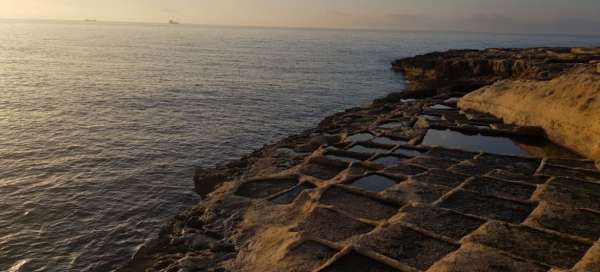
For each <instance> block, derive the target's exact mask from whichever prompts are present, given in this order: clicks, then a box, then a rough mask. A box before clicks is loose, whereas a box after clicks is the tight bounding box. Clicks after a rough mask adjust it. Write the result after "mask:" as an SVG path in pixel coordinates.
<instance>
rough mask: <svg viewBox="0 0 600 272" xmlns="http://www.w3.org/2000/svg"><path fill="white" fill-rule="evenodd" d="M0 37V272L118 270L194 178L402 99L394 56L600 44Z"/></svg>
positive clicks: (148, 29) (282, 34) (198, 31)
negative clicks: (343, 113)
mask: <svg viewBox="0 0 600 272" xmlns="http://www.w3.org/2000/svg"><path fill="white" fill-rule="evenodd" d="M0 37H2V41H1V42H0V127H1V128H2V129H1V130H0V140H1V141H2V144H1V145H0V154H2V155H1V156H0V173H1V175H0V195H1V196H2V201H1V202H0V271H6V270H8V269H9V268H11V267H12V268H19V269H21V270H22V271H28V272H29V271H111V270H113V269H115V268H116V267H118V266H119V264H121V263H123V262H124V261H126V260H127V259H128V258H129V257H130V256H131V255H132V254H133V252H134V251H135V250H136V249H137V248H138V247H139V246H140V245H141V244H142V243H143V242H144V241H145V240H146V239H148V238H151V237H153V235H155V234H156V233H158V229H159V228H160V227H161V226H162V225H163V224H164V223H165V222H166V220H168V219H169V218H171V217H172V216H173V215H174V214H175V213H176V212H177V211H178V210H180V209H183V208H187V207H190V206H191V205H193V204H194V203H196V202H197V201H198V198H197V197H196V195H195V194H193V193H192V192H191V189H192V187H193V185H192V180H191V179H192V175H193V169H194V167H195V166H198V165H202V166H205V167H209V166H211V165H214V164H215V163H217V162H223V161H226V160H231V159H235V158H238V157H240V156H242V155H244V154H247V153H249V152H251V151H252V150H254V149H255V148H258V147H260V146H261V145H263V144H266V143H269V142H273V141H275V140H277V139H281V138H282V137H284V136H285V135H290V134H293V133H298V132H301V131H303V130H305V129H307V128H310V127H312V126H314V125H315V124H317V123H318V122H319V120H321V119H322V118H323V117H325V116H327V115H329V114H332V113H334V112H337V111H340V110H343V109H345V108H349V107H353V106H358V105H362V104H366V103H368V102H370V101H371V100H372V99H373V98H375V97H381V96H383V95H385V94H387V93H388V92H390V91H397V90H399V89H401V88H402V86H403V85H402V83H403V82H402V77H401V76H398V75H397V74H394V73H393V72H392V71H390V69H389V63H390V61H392V60H394V59H395V58H398V57H403V56H411V55H415V54H418V53H425V52H428V51H433V50H445V49H449V48H484V47H506V46H534V45H535V46H539V45H548V44H553V45H557V46H560V45H564V46H569V45H580V46H584V45H586V44H589V45H592V44H594V43H596V44H597V43H598V41H599V40H600V38H599V39H598V40H596V41H594V40H589V39H591V38H585V39H584V38H577V37H561V36H519V35H496V36H492V35H489V34H466V33H422V32H420V33H412V32H406V33H398V32H384V31H374V32H369V31H329V30H327V31H325V30H286V29H258V28H253V29H245V28H218V27H202V26H191V25H190V26H185V25H181V26H180V27H177V28H172V27H168V26H165V25H152V24H117V23H94V24H89V23H65V22H57V23H48V24H45V23H38V22H27V21H14V20H12V21H11V20H8V21H7V20H0ZM586 39H588V40H586ZM370 137H372V136H370Z"/></svg>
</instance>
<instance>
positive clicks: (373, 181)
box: [352, 175, 396, 193]
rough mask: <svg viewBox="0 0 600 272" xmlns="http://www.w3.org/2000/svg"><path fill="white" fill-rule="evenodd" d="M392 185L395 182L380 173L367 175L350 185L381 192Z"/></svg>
mask: <svg viewBox="0 0 600 272" xmlns="http://www.w3.org/2000/svg"><path fill="white" fill-rule="evenodd" d="M394 185H396V182H394V181H393V180H391V179H389V178H386V177H384V176H381V175H369V176H366V177H362V178H359V179H357V180H356V181H354V182H352V186H354V187H358V188H361V189H363V190H366V191H369V192H374V193H378V192H383V191H385V189H387V188H389V187H392V186H394Z"/></svg>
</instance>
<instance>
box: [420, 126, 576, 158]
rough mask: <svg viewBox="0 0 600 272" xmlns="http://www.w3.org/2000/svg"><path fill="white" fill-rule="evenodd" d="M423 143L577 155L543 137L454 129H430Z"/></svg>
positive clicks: (526, 153) (515, 153) (489, 150)
mask: <svg viewBox="0 0 600 272" xmlns="http://www.w3.org/2000/svg"><path fill="white" fill-rule="evenodd" d="M423 144H424V145H429V146H442V147H447V148H454V149H463V150H467V151H472V152H487V153H492V154H501V155H513V156H520V157H551V158H576V157H577V155H575V154H573V153H571V152H570V151H568V150H566V149H564V148H562V147H560V146H557V145H555V144H552V143H550V142H548V141H547V140H546V139H542V138H529V139H528V138H518V139H517V138H508V137H500V136H485V135H481V134H474V135H470V134H464V133H461V132H457V131H452V130H438V129H429V130H428V131H427V134H426V135H425V138H424V139H423Z"/></svg>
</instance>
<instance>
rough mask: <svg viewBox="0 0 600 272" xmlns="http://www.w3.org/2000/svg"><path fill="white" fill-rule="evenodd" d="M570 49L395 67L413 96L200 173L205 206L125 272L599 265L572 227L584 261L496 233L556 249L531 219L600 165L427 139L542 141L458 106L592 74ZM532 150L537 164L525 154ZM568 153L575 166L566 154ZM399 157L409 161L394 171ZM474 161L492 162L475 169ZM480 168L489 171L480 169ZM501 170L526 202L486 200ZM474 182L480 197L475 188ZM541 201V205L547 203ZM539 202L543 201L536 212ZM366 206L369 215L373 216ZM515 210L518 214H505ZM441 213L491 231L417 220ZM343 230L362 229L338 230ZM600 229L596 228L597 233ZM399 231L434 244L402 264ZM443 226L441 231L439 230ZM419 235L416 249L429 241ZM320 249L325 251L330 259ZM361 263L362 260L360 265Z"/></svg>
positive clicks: (492, 53) (560, 233)
mask: <svg viewBox="0 0 600 272" xmlns="http://www.w3.org/2000/svg"><path fill="white" fill-rule="evenodd" d="M571 51H572V49H571V48H568V49H567V48H533V49H487V50H483V51H479V50H451V51H447V52H443V53H431V54H426V55H420V56H416V57H413V58H407V59H403V60H398V61H395V62H393V63H392V67H393V69H394V70H395V71H397V72H401V73H403V74H404V75H405V76H406V78H407V80H409V81H410V83H411V84H410V85H409V88H408V89H407V90H405V91H404V92H400V93H392V94H389V95H388V96H386V97H383V98H379V99H375V100H374V102H373V103H372V104H371V105H369V106H366V107H355V108H351V109H347V110H346V111H344V112H340V113H337V114H334V115H332V116H329V117H326V118H325V119H324V120H323V121H321V122H320V123H319V124H318V125H317V126H316V127H315V128H313V129H309V130H306V131H304V132H302V133H300V134H298V135H292V136H289V137H287V138H285V139H283V140H281V141H279V142H277V143H274V144H270V145H266V146H264V147H263V148H260V149H258V150H256V151H255V152H253V153H252V154H249V155H247V156H244V157H243V158H241V159H240V160H237V161H233V162H230V163H227V164H224V165H220V166H217V167H215V168H212V169H202V168H198V169H197V170H196V174H195V176H194V184H195V191H196V192H197V193H198V194H199V195H200V196H202V198H203V201H201V202H200V203H199V204H198V206H197V207H195V208H193V209H191V210H190V211H186V212H184V213H182V214H179V215H177V216H176V217H175V218H174V219H173V220H172V221H171V222H170V223H169V224H168V225H167V226H166V227H165V228H164V229H163V230H162V231H161V232H160V234H159V237H158V238H157V239H154V240H153V241H151V242H149V243H148V244H146V245H144V246H143V247H142V248H141V249H140V250H139V251H138V253H136V255H135V256H134V258H133V259H132V260H131V261H130V262H129V263H128V264H126V265H125V266H124V267H122V268H121V269H120V270H119V271H144V270H149V271H167V270H169V269H176V268H177V269H189V270H193V269H203V270H206V271H270V269H274V270H272V271H288V270H290V269H291V268H292V267H294V271H348V270H344V267H352V266H358V267H360V265H365V264H366V265H368V266H369V267H381V271H391V270H389V269H403V270H408V271H417V270H426V269H429V268H431V267H436V266H437V267H441V268H448V267H449V266H451V265H450V264H449V260H454V262H455V263H458V264H460V266H461V267H469V264H467V263H465V262H464V260H463V259H464V256H467V255H469V254H475V255H477V254H479V255H477V256H479V259H477V260H475V262H474V263H479V264H482V265H483V264H486V263H487V262H492V261H493V260H492V259H500V260H504V261H506V260H511V259H514V257H513V256H519V258H524V259H525V260H526V261H525V262H524V263H522V264H520V265H522V266H524V267H528V268H531V269H533V270H535V269H537V268H540V267H545V266H548V267H554V268H562V269H570V268H571V267H573V266H575V265H577V266H578V267H588V266H589V267H592V266H593V265H595V264H597V263H598V262H599V261H600V260H599V259H598V257H597V256H598V254H600V253H599V252H598V251H600V245H599V244H598V243H597V242H595V240H592V239H591V238H590V237H585V236H584V237H579V235H578V234H580V233H577V232H575V231H574V230H571V229H568V228H569V227H566V229H558V230H556V229H550V230H545V229H544V230H543V231H544V233H549V234H548V235H556V236H557V237H559V238H561V239H566V240H568V241H569V243H565V245H562V244H561V245H560V246H562V247H561V248H562V249H564V250H565V251H566V252H569V253H572V254H570V255H569V254H566V255H565V256H562V257H557V256H553V255H552V253H547V254H546V253H541V254H538V255H540V256H541V257H540V256H522V255H523V254H525V253H522V252H514V251H515V250H514V249H512V248H498V247H499V246H498V245H495V244H494V243H493V241H491V240H490V239H491V238H489V237H488V236H489V235H491V237H495V235H501V234H502V233H503V232H502V231H501V230H502V227H506V226H509V227H510V228H512V227H513V226H519V229H518V230H515V231H516V232H518V233H519V235H522V236H523V237H525V238H523V240H525V241H528V240H531V241H533V242H532V243H534V244H535V243H538V244H536V245H544V246H547V244H545V243H547V242H548V243H549V240H551V239H549V238H548V239H546V238H539V239H538V237H533V236H531V235H533V234H530V232H529V228H533V229H536V230H537V229H539V228H540V227H539V226H533V227H532V226H529V225H526V226H521V224H523V222H528V221H527V220H526V219H528V218H529V217H531V216H538V215H539V213H541V214H542V215H544V212H546V210H550V211H548V213H554V212H556V211H555V209H554V210H553V209H551V208H547V209H542V211H539V209H540V208H539V207H540V206H543V205H542V204H543V203H545V201H547V202H551V201H550V200H552V199H553V197H554V195H553V193H554V192H553V191H550V192H549V191H548V190H547V189H546V188H547V187H550V188H551V187H552V186H553V184H552V182H554V181H555V180H556V178H557V177H562V174H560V173H558V174H557V173H556V172H557V171H558V172H561V171H564V172H568V173H569V176H568V178H573V179H577V180H584V181H585V182H586V183H585V184H588V183H591V184H596V183H595V181H596V179H598V180H600V173H599V172H598V170H597V169H594V168H592V167H593V166H594V162H593V161H591V160H588V159H584V158H582V157H578V156H577V155H575V154H572V153H571V152H569V151H567V150H563V149H560V148H559V147H556V146H553V145H552V144H551V143H548V144H547V145H546V146H537V145H528V144H525V143H519V144H516V145H515V147H514V154H497V153H493V152H490V151H488V152H484V153H481V152H477V151H475V150H469V146H468V145H464V143H461V144H463V148H456V147H435V145H426V144H423V143H424V142H427V141H428V140H431V138H432V136H431V134H430V132H432V131H442V133H443V131H454V132H459V133H461V135H458V136H460V137H463V135H466V136H477V135H482V136H485V137H489V138H497V140H498V141H499V140H501V139H503V137H506V138H510V139H512V138H511V137H513V138H515V139H516V138H528V139H538V138H539V137H540V135H541V134H540V131H539V130H536V129H534V128H529V127H519V126H514V125H500V124H501V123H502V122H499V120H498V119H497V118H495V117H493V116H490V115H486V114H481V113H470V115H469V114H466V115H465V114H462V113H460V112H459V111H458V110H457V109H456V107H457V100H458V99H456V98H457V97H463V96H464V95H465V94H468V93H471V92H473V91H475V90H478V89H480V88H481V87H484V86H489V85H491V84H493V83H495V82H498V81H500V80H504V79H519V80H536V81H548V80H550V79H553V78H556V77H558V76H560V75H561V74H563V73H565V72H567V71H570V70H572V69H574V68H575V67H576V66H580V65H591V64H592V62H591V61H592V60H590V59H589V56H592V57H593V59H594V60H596V59H597V58H596V57H597V55H595V53H594V54H591V55H585V56H582V55H577V54H571ZM532 56H537V57H532ZM500 121H501V120H500ZM369 135H370V136H369ZM443 136H448V135H443ZM540 139H541V138H540ZM486 140H487V138H486ZM534 142H536V141H534ZM503 144H504V142H503ZM511 148H513V147H512V146H511ZM377 150H378V151H377ZM507 150H508V149H507ZM549 150H551V152H553V153H551V152H550V151H549ZM556 150H558V151H556ZM369 152H373V153H369ZM519 152H521V153H519ZM523 152H526V154H528V158H523V156H522V154H523ZM540 152H541V153H540ZM516 154H521V155H516ZM555 154H557V155H558V156H567V157H568V159H565V160H563V159H560V160H559V159H558V158H553V157H552V156H555ZM386 158H388V160H387V161H386V160H384V159H386ZM392 158H396V159H397V160H396V161H393V162H390V160H391V159H392ZM389 163H391V164H390V165H387V164H389ZM469 163H471V164H473V163H479V164H477V167H475V168H472V167H471V168H469V167H470V165H469ZM392 164H393V165H392ZM514 165H519V167H516V166H514ZM553 167H554V168H556V167H558V169H559V170H556V169H554V168H553ZM480 169H485V170H489V171H488V172H489V173H488V172H485V173H479V172H478V171H480ZM561 169H562V170H561ZM544 171H546V172H544ZM552 171H554V172H552ZM534 173H535V175H534ZM492 174H493V175H496V176H494V180H499V182H507V183H508V184H511V185H515V184H519V186H520V187H518V188H520V189H522V192H523V194H524V195H525V196H527V197H526V198H524V196H521V195H518V196H512V195H508V196H507V192H502V191H494V192H493V193H491V194H492V196H489V194H490V193H487V194H484V195H485V196H484V197H483V198H482V196H479V195H477V194H474V193H473V191H476V192H477V190H479V189H478V188H479V187H477V185H478V184H476V185H473V184H474V183H473V177H479V175H486V176H488V177H489V176H490V175H492ZM452 175H456V176H458V177H462V180H459V181H452V182H451V183H452V184H451V185H450V184H447V182H446V181H445V180H448V179H451V178H449V177H450V176H452ZM369 176H380V177H383V178H384V180H383V181H382V180H379V181H374V182H377V183H378V184H379V183H381V184H379V186H380V187H381V186H382V188H383V190H380V189H381V188H379V187H378V188H373V187H371V185H368V186H366V185H364V184H362V185H361V183H360V181H361V179H363V178H366V177H369ZM546 176H547V177H548V178H547V179H546V180H544V181H543V182H541V181H539V179H540V178H539V177H546ZM420 179H426V180H427V181H426V182H425V183H424V184H426V185H423V184H422V183H419V182H418V181H419V180H420ZM355 182H359V183H355ZM538 182H540V183H538ZM539 184H544V186H547V187H544V188H542V187H539ZM457 185H458V187H454V186H457ZM465 186H474V187H473V188H474V189H470V190H466V191H464V192H463V189H462V188H464V187H465ZM479 186H484V185H479ZM536 186H537V187H536ZM590 186H591V185H590ZM484 187H485V186H484ZM536 188H537V189H536ZM483 189H485V190H493V189H490V188H483ZM534 189H535V190H534ZM538 190H541V191H538ZM544 190H546V191H544ZM593 190H596V188H595V187H594V189H593ZM520 192H521V191H520ZM533 195H538V196H540V198H539V199H534V198H533V197H534V196H533ZM488 197H493V198H488ZM530 197H531V198H530ZM515 198H516V199H515ZM464 199H470V200H472V201H475V202H477V201H479V200H481V201H483V202H482V203H481V206H482V207H481V208H480V209H482V210H479V209H478V208H469V207H468V206H469V204H468V202H465V200H464ZM491 199H493V200H491ZM451 200H453V201H454V202H450V201H451ZM592 200H593V199H592ZM496 201H497V202H498V203H497V205H500V206H502V207H503V208H502V209H505V210H504V211H501V212H500V213H499V214H496V213H494V212H493V211H492V210H494V209H498V208H497V207H486V204H483V203H486V202H489V203H494V204H496ZM584 202H585V201H584ZM340 203H345V204H340ZM519 203H520V204H519ZM534 203H535V204H534ZM538 203H542V204H539V206H537V208H536V207H535V205H538ZM584 204H585V205H588V204H587V202H585V203H584ZM519 205H520V206H519ZM565 205H566V206H569V205H570V203H565ZM577 205H580V204H579V203H577ZM577 205H575V206H577ZM585 205H584V206H585ZM590 205H591V204H590ZM361 206H362V207H361ZM365 207H366V208H369V209H368V210H367V211H365V210H364V208H365ZM440 207H441V208H440ZM544 207H545V206H544ZM577 207H578V206H577ZM585 208H589V209H592V210H596V209H599V208H600V207H595V206H592V207H585ZM488 209H490V210H488ZM398 210H400V211H401V212H400V213H399V214H397V211H398ZM415 211H417V212H415ZM534 211H535V212H534ZM502 212H504V213H506V212H509V213H511V216H509V217H508V218H505V217H503V216H502ZM536 212H537V213H536ZM569 212H571V210H569ZM370 213H372V214H370ZM431 213H434V214H437V215H439V214H438V213H442V214H447V213H449V214H452V216H450V215H448V216H450V217H451V218H453V220H456V222H455V223H456V225H461V224H463V223H464V224H466V223H465V222H471V221H473V222H475V221H477V222H480V221H481V222H480V224H479V225H477V228H473V229H470V232H472V233H468V234H467V233H464V234H457V233H456V231H455V230H449V229H447V227H444V226H442V225H437V224H441V223H440V222H430V223H429V224H428V225H427V226H425V227H423V226H421V225H420V224H419V222H421V223H422V222H423V221H422V220H425V219H421V221H414V222H413V221H410V220H409V219H407V218H412V217H422V216H425V215H428V214H431ZM566 214H568V212H567V213H566ZM411 216H412V217H411ZM490 219H491V220H492V221H488V220H490ZM538 219H539V218H538ZM542 219H543V218H542ZM406 220H408V221H406ZM540 220H541V219H540ZM590 220H591V219H590ZM484 221H487V222H485V223H484ZM339 222H343V223H344V224H343V225H344V226H349V227H344V228H337V227H335V228H333V227H334V226H336V224H338V223H339ZM398 222H400V223H398ZM453 222H454V221H453ZM497 222H500V223H497ZM504 222H507V224H508V225H504ZM594 222H596V221H594V220H591V221H589V222H583V223H589V224H592V225H591V227H593V226H594V225H593V224H594ZM579 223H581V222H579ZM396 225H398V229H394V230H393V231H392V233H393V234H394V235H396V234H398V235H404V236H406V235H407V234H406V233H413V234H411V235H408V237H406V238H407V239H409V238H411V237H412V238H414V237H421V236H423V235H424V236H423V237H425V238H422V239H424V241H425V240H427V241H429V240H431V242H428V243H426V245H425V246H423V248H424V250H425V251H424V252H419V253H418V255H414V256H413V255H410V254H409V255H407V256H390V254H389V253H388V251H386V249H385V248H382V247H385V241H386V240H387V239H389V236H388V235H391V234H389V233H386V231H388V227H387V226H393V227H394V226H396ZM467 225H468V224H467ZM323 226H327V227H325V228H322V227H323ZM431 226H434V228H433V229H431V228H428V227H431ZM436 226H437V227H436ZM469 226H470V225H469ZM391 228H392V227H390V228H389V229H391ZM465 228H467V227H465ZM521 228H526V230H523V231H521ZM484 230H485V232H483V231H484ZM478 231H479V232H478ZM521 232H523V233H524V234H521ZM486 233H487V234H486ZM486 235H488V236H486ZM386 237H387V238H386ZM464 237H469V239H466V240H467V241H468V243H463V242H462V240H461V238H464ZM573 237H575V238H573ZM412 238H411V239H412ZM530 238H531V239H530ZM419 239H421V238H419ZM419 239H417V240H418V241H416V242H417V243H420V242H422V241H421V240H419ZM432 239H433V240H432ZM536 239H537V240H536ZM597 239H598V238H596V240H597ZM547 240H548V241H547ZM571 240H575V241H578V243H580V244H585V245H587V248H586V249H585V250H583V249H582V248H581V246H577V245H576V243H575V242H573V243H574V244H571V242H572V241H571ZM373 241H380V243H379V244H377V243H373ZM512 242H514V243H515V246H524V245H519V244H518V243H519V241H518V239H515V241H512ZM474 245H477V246H474ZM479 245H483V246H484V247H483V248H482V247H480V246H479ZM491 248H493V249H491ZM587 249H590V251H589V252H591V253H589V254H588V253H587ZM310 252H320V253H321V254H320V255H319V256H321V257H319V256H312V255H311V253H310ZM505 252H509V254H505ZM438 255H439V256H438ZM349 256H353V259H360V260H361V262H360V263H358V264H351V260H349V259H348V258H349ZM419 256H426V257H419ZM490 256H492V257H490ZM553 259H555V260H553ZM444 260H448V262H444ZM441 268H440V269H441ZM336 269H337V270H336ZM386 269H388V270H386ZM448 269H449V268H448Z"/></svg>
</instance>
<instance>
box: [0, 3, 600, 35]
mask: <svg viewBox="0 0 600 272" xmlns="http://www.w3.org/2000/svg"><path fill="white" fill-rule="evenodd" d="M0 18H19V19H66V20H82V19H86V18H87V19H96V20H101V21H132V22H166V21H168V20H169V19H173V20H176V21H180V22H181V23H188V24H212V25H242V26H268V27H303V28H304V27H306V28H352V29H395V30H425V31H473V32H501V33H572V34H592V35H600V0H296V1H292V0H0Z"/></svg>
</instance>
